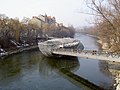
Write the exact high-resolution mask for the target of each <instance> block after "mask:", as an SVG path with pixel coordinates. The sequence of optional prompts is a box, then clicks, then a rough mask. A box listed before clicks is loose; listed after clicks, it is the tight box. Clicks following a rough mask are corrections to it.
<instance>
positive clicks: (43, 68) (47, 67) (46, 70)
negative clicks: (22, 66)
mask: <svg viewBox="0 0 120 90" xmlns="http://www.w3.org/2000/svg"><path fill="white" fill-rule="evenodd" d="M79 67H80V64H79V61H78V58H77V57H73V58H71V57H67V58H47V57H44V56H43V57H42V59H41V61H40V62H39V71H40V73H42V74H43V76H45V77H51V76H53V77H55V75H56V73H58V72H60V70H61V69H63V68H64V69H67V70H69V71H71V72H74V71H76V70H78V69H79ZM55 72H56V73H55Z"/></svg>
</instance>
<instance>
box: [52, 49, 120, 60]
mask: <svg viewBox="0 0 120 90" xmlns="http://www.w3.org/2000/svg"><path fill="white" fill-rule="evenodd" d="M52 53H53V54H60V55H68V56H78V57H82V58H87V59H88V58H92V59H98V60H107V61H114V62H120V54H117V53H116V54H115V53H111V52H103V51H95V50H74V49H63V48H60V49H53V50H52Z"/></svg>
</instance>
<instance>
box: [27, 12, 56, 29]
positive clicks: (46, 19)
mask: <svg viewBox="0 0 120 90" xmlns="http://www.w3.org/2000/svg"><path fill="white" fill-rule="evenodd" d="M28 23H29V24H34V25H37V26H38V27H39V28H42V25H43V24H44V23H48V24H49V25H51V24H55V23H56V19H55V17H51V16H47V15H46V14H45V16H44V15H39V16H38V17H37V16H33V17H32V19H30V20H29V22H28Z"/></svg>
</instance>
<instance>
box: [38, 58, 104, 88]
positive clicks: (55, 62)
mask: <svg viewBox="0 0 120 90" xmlns="http://www.w3.org/2000/svg"><path fill="white" fill-rule="evenodd" d="M42 61H43V62H42ZM42 61H41V62H40V64H39V71H40V73H42V74H43V76H44V77H46V78H48V77H50V76H53V78H54V79H55V78H57V76H56V74H55V73H54V72H57V73H58V74H59V75H60V76H62V77H63V78H65V79H67V80H68V81H70V82H71V83H73V84H74V85H76V86H78V87H80V88H81V89H82V90H103V89H101V88H100V87H98V86H96V85H94V84H92V83H90V82H89V81H87V80H85V79H84V78H82V77H80V76H78V75H76V74H74V72H75V71H77V70H78V69H80V63H79V61H78V58H77V57H74V58H71V57H68V58H46V57H43V58H42Z"/></svg>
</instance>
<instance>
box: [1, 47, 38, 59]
mask: <svg viewBox="0 0 120 90" xmlns="http://www.w3.org/2000/svg"><path fill="white" fill-rule="evenodd" d="M36 48H38V46H37V45H36V46H29V47H24V48H19V49H17V50H14V51H8V52H6V51H5V50H3V49H0V51H1V52H0V58H1V57H6V56H9V55H13V54H17V53H20V52H23V51H27V50H31V49H36Z"/></svg>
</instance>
